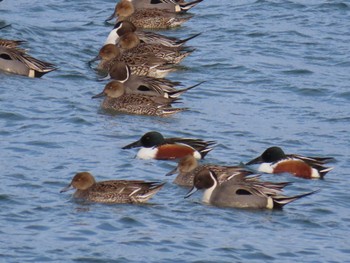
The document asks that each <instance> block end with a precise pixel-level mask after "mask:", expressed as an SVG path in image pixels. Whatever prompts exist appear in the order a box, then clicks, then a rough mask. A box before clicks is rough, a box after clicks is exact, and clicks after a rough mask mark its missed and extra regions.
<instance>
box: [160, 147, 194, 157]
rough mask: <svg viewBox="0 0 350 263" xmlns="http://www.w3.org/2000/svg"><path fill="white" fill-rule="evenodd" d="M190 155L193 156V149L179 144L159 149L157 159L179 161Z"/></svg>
mask: <svg viewBox="0 0 350 263" xmlns="http://www.w3.org/2000/svg"><path fill="white" fill-rule="evenodd" d="M188 154H193V149H192V148H190V147H188V146H185V145H179V144H164V145H162V146H160V147H159V148H158V152H157V156H156V159H159V160H169V159H178V158H182V157H184V156H186V155H188Z"/></svg>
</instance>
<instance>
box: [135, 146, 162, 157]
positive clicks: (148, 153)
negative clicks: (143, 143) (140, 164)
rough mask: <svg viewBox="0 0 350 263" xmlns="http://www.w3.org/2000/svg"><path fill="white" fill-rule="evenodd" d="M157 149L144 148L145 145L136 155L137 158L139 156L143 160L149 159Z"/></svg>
mask: <svg viewBox="0 0 350 263" xmlns="http://www.w3.org/2000/svg"><path fill="white" fill-rule="evenodd" d="M157 151H158V149H157V148H145V147H142V148H141V149H140V150H139V151H138V153H137V155H136V157H137V158H140V159H144V160H149V159H154V158H155V157H156V155H157Z"/></svg>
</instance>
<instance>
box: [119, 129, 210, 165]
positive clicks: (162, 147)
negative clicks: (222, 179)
mask: <svg viewBox="0 0 350 263" xmlns="http://www.w3.org/2000/svg"><path fill="white" fill-rule="evenodd" d="M214 144H215V142H214V141H204V140H201V139H190V138H164V137H163V135H162V134H161V133H159V132H156V131H152V132H147V133H146V134H144V135H143V136H142V137H141V139H140V140H138V141H136V142H133V143H131V144H128V145H126V146H124V147H123V148H122V149H130V148H135V147H142V148H141V149H140V150H139V151H138V153H137V157H138V158H140V159H157V160H173V159H178V158H181V157H184V156H186V155H189V154H191V155H193V156H194V157H195V158H197V159H202V158H204V157H205V156H206V155H207V154H208V153H209V152H210V151H211V150H212V149H213V146H214Z"/></svg>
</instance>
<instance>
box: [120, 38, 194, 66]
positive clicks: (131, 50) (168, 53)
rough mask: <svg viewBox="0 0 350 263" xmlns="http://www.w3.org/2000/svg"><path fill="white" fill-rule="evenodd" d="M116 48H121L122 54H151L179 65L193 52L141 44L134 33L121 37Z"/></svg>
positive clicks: (158, 45)
mask: <svg viewBox="0 0 350 263" xmlns="http://www.w3.org/2000/svg"><path fill="white" fill-rule="evenodd" d="M118 46H119V47H120V48H121V50H122V53H124V52H128V54H134V55H135V54H138V55H139V56H145V55H144V54H153V55H154V56H156V57H158V58H161V59H164V60H166V61H167V62H168V63H172V64H179V63H180V62H181V61H182V60H183V59H184V58H186V57H188V56H189V55H190V54H192V53H193V51H194V49H188V48H185V47H166V46H163V45H161V44H147V43H141V41H140V39H139V37H138V36H137V34H135V33H134V32H128V33H125V34H124V35H123V36H121V37H120V40H119V43H118Z"/></svg>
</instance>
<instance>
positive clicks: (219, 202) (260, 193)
mask: <svg viewBox="0 0 350 263" xmlns="http://www.w3.org/2000/svg"><path fill="white" fill-rule="evenodd" d="M288 184H289V183H287V182H281V183H272V182H262V181H259V180H257V179H256V178H254V177H253V180H251V179H250V178H249V177H246V176H245V175H242V174H234V175H233V176H232V178H229V179H228V180H226V181H225V182H223V183H221V184H219V183H218V179H217V176H216V174H215V173H214V172H213V171H210V170H207V169H204V170H202V171H201V172H200V173H198V174H196V176H195V177H194V181H193V188H192V189H191V190H190V191H189V192H188V194H187V195H186V196H185V198H188V197H189V196H191V195H192V194H193V193H194V192H196V191H197V190H201V189H203V190H204V193H203V198H202V201H203V202H204V203H208V204H212V205H215V206H221V207H236V208H255V209H265V208H267V209H281V208H282V207H283V206H284V205H286V204H288V203H290V202H293V201H295V200H297V199H299V198H302V197H305V196H308V195H311V194H313V193H315V191H314V192H309V193H305V194H300V195H295V196H285V195H282V194H281V193H282V189H283V188H284V187H285V186H286V185H288Z"/></svg>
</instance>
